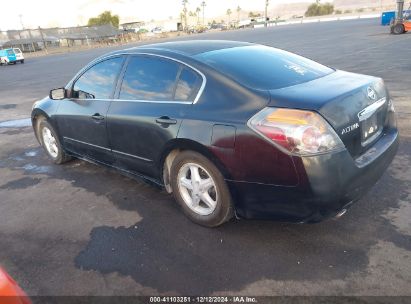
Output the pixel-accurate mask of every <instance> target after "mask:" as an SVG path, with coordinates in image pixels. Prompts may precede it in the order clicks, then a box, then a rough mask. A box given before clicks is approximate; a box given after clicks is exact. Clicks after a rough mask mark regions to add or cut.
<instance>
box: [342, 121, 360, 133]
mask: <svg viewBox="0 0 411 304" xmlns="http://www.w3.org/2000/svg"><path fill="white" fill-rule="evenodd" d="M359 127H360V125H359V123H358V122H357V123H355V124H353V125H351V126H348V127H345V128H344V129H342V131H341V135H344V134H347V133H350V132H351V131H353V130H355V129H358V128H359Z"/></svg>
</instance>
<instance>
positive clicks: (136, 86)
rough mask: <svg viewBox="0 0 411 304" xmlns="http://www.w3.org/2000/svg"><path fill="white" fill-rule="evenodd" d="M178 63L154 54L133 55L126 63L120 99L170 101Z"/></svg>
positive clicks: (178, 66) (178, 67) (172, 95)
mask: <svg viewBox="0 0 411 304" xmlns="http://www.w3.org/2000/svg"><path fill="white" fill-rule="evenodd" d="M179 69H180V64H179V63H177V62H174V61H171V60H167V59H163V58H159V57H154V56H133V57H131V58H130V61H129V63H128V65H127V69H126V72H125V74H124V78H123V82H122V84H121V89H120V96H119V98H120V99H126V100H150V101H172V100H173V97H174V88H175V84H176V78H177V75H178V72H179Z"/></svg>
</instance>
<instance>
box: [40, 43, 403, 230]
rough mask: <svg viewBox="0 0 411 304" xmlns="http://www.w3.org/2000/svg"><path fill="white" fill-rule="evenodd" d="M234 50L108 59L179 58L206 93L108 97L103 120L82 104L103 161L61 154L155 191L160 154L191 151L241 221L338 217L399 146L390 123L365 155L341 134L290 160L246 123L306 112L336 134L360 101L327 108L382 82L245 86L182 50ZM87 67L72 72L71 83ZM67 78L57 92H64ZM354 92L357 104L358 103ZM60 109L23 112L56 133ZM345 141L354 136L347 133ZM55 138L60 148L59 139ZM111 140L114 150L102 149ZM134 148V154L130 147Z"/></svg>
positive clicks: (163, 49) (48, 103) (160, 51)
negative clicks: (330, 147) (205, 162)
mask: <svg viewBox="0 0 411 304" xmlns="http://www.w3.org/2000/svg"><path fill="white" fill-rule="evenodd" d="M241 45H243V44H241ZM241 45H236V43H231V42H227V43H226V44H224V43H222V42H215V45H213V43H212V42H206V43H204V42H200V43H191V44H190V43H175V44H167V43H166V44H160V45H157V46H151V47H150V46H145V47H139V48H134V49H129V50H124V51H121V52H115V53H112V54H108V55H107V56H118V55H121V56H126V57H127V56H130V55H133V54H138V53H143V54H152V55H155V56H156V55H158V56H165V57H169V58H172V59H173V60H178V61H181V62H184V63H186V64H188V65H189V66H192V67H194V68H196V69H198V70H200V71H201V72H202V73H203V74H204V75H205V78H206V87H205V89H204V91H203V92H202V94H201V96H200V98H199V100H198V101H197V102H196V103H195V104H178V103H175V104H174V103H170V104H165V103H155V102H147V103H143V102H141V103H140V102H132V103H130V102H126V101H118V100H113V101H108V103H109V104H110V105H109V109H108V111H107V112H106V113H105V114H104V111H105V110H104V109H101V110H100V108H93V107H91V109H90V110H89V111H88V112H87V113H84V117H83V118H82V119H83V120H84V121H87V123H88V124H89V125H91V126H93V127H95V128H100V127H101V128H104V127H105V128H106V130H107V132H106V136H107V141H108V146H107V147H106V148H107V149H102V150H103V151H99V150H101V149H99V150H98V151H99V153H102V154H103V155H98V153H97V154H96V149H95V147H93V146H89V147H86V148H85V151H83V152H81V153H80V154H79V153H74V151H70V147H68V146H67V145H66V143H65V144H64V147H65V149H67V150H68V152H69V153H72V154H74V155H75V156H80V157H82V158H85V159H88V160H92V161H97V162H100V163H103V164H105V165H108V166H111V167H115V168H118V169H120V170H123V171H124V172H126V173H128V174H130V173H131V174H133V175H136V176H140V177H143V178H145V179H148V180H150V181H154V182H155V183H157V184H159V185H162V184H163V180H162V173H163V164H164V160H165V157H166V156H167V154H168V153H169V152H170V151H171V150H173V149H176V148H177V149H191V150H194V151H197V152H199V153H202V154H203V155H205V156H206V157H208V158H209V159H210V160H212V161H213V162H214V163H215V165H216V166H217V167H218V168H219V169H220V171H221V172H222V174H223V176H224V177H225V179H226V181H227V183H228V185H229V188H230V192H231V194H232V196H233V198H234V202H235V210H236V213H237V215H239V216H241V217H245V218H263V219H276V220H284V221H290V222H316V221H320V220H322V219H324V218H327V217H330V216H333V215H335V214H337V213H338V212H339V211H340V210H341V209H342V208H345V207H346V206H348V205H349V204H351V203H352V202H353V201H355V200H357V199H358V198H359V197H361V195H363V194H364V193H365V192H366V191H367V190H368V189H369V188H370V187H371V186H372V185H373V184H374V183H375V182H376V181H377V180H378V178H379V177H380V176H381V175H382V173H383V172H384V170H385V169H386V167H387V166H388V164H389V163H390V162H391V160H392V159H393V157H394V155H395V152H396V149H397V146H398V131H397V129H396V126H395V118H389V119H388V118H386V121H387V122H386V124H385V126H384V132H383V134H382V135H381V136H380V138H379V139H378V140H376V141H375V142H374V143H372V144H370V145H369V146H368V147H367V149H365V148H361V149H359V148H358V143H355V140H353V141H354V143H352V142H350V138H349V137H346V138H343V137H342V140H343V141H344V144H345V145H346V147H347V150H344V151H339V152H337V153H328V154H323V155H317V156H309V157H299V156H293V155H290V154H287V153H285V152H283V151H281V150H279V149H278V148H277V147H275V146H274V145H272V144H270V143H268V142H267V141H266V140H264V139H263V138H261V137H260V136H258V135H257V134H256V133H255V132H254V131H252V130H251V129H250V128H249V127H248V126H247V122H248V120H249V119H250V118H251V117H252V116H253V115H255V114H256V113H257V112H259V111H260V110H261V109H263V108H264V107H266V106H275V107H287V108H297V109H307V110H313V111H317V112H318V113H320V114H321V115H322V116H323V117H324V118H325V119H326V120H328V121H329V122H330V124H331V125H332V126H333V127H334V129H335V130H336V132H337V133H339V131H340V129H341V128H342V127H344V124H345V123H349V122H354V121H355V120H356V118H355V117H354V114H353V113H358V111H359V110H360V109H361V107H363V106H364V104H363V102H362V101H361V102H357V103H356V105H355V106H353V107H349V113H345V114H346V115H342V113H343V112H341V111H340V110H341V109H340V110H337V111H336V110H335V108H334V107H339V106H340V105H343V104H344V102H345V103H349V102H352V98H354V97H355V96H357V97H358V96H360V95H361V94H362V95H363V94H364V88H365V87H366V86H368V85H373V86H374V87H375V89H376V91H377V94H378V95H379V96H385V97H386V98H389V96H388V93H387V92H386V91H385V89H384V90H383V89H382V88H384V86H383V85H381V84H382V81H381V80H380V79H377V78H374V77H369V76H364V75H358V74H351V73H346V72H342V71H336V72H334V73H332V74H330V75H328V76H326V77H322V78H319V79H317V80H313V81H311V82H307V83H303V84H299V85H296V86H292V87H287V88H283V89H278V90H271V91H265V90H254V89H251V88H248V87H246V86H244V85H242V84H240V83H237V82H235V81H234V80H232V79H231V78H230V77H227V76H225V75H223V74H221V73H219V72H218V71H216V70H215V69H213V68H212V67H210V66H208V65H206V64H204V63H202V62H200V61H198V60H196V59H194V58H193V56H191V55H192V54H191V53H194V54H195V53H196V52H201V51H203V50H205V51H207V50H212V49H213V48H219V47H235V46H241ZM246 45H247V44H246ZM173 47H174V49H173ZM107 56H105V57H102V58H100V59H97V60H95V61H94V62H92V63H90V64H89V66H91V65H93V64H95V63H96V62H98V61H99V60H102V59H104V58H107ZM89 66H87V67H85V68H84V69H83V70H82V71H80V72H79V74H78V75H77V76H76V77H74V78H73V81H74V80H75V79H76V78H77V77H78V76H79V75H81V74H82V72H83V71H85V70H86V69H87V68H88V67H89ZM123 69H124V68H123ZM119 78H121V77H119ZM73 81H71V82H70V83H69V84H68V85H67V86H66V89H67V92H68V96H70V94H71V87H72V84H73ZM335 84H338V85H335ZM117 86H118V85H117ZM117 86H116V87H117ZM116 93H118V92H117V91H116ZM116 93H115V94H116ZM362 95H361V96H360V97H361V98H360V99H361V100H366V99H364V98H363V97H364V96H362ZM114 97H116V95H114ZM61 104H62V102H61V101H53V100H50V99H49V98H45V99H44V100H42V101H40V102H37V103H36V104H35V106H34V109H33V113H32V118H33V121H34V120H35V118H36V116H37V115H44V116H46V117H48V119H49V120H50V122H51V123H52V125H53V126H54V127H55V128H56V129H57V131H58V133H59V136H60V137H61V136H62V135H61V133H60V131H61V130H59V123H58V122H57V120H58V119H59V118H58V117H59V115H58V112H59V111H60V110H62V109H64V108H63V107H61ZM113 105H114V106H113ZM100 107H107V104H106V103H105V102H103V104H102V105H101V106H100ZM68 108H69V109H64V111H68V112H71V113H72V114H75V113H77V110H76V106H75V105H73V106H72V107H70V106H68ZM333 108H334V109H333ZM95 110H99V111H101V112H103V115H106V117H105V118H106V119H104V120H103V121H104V122H103V123H102V122H101V121H99V122H95V120H94V119H93V118H92V117H91V116H92V115H93V114H95V113H97V112H96V111H95ZM342 110H344V109H342ZM357 110H358V111H357ZM385 110H386V108H385V109H383V111H385ZM336 113H337V114H336ZM158 118H169V119H174V120H176V123H175V124H171V125H169V124H166V125H164V124H160V123H158V122H156V119H158ZM357 119H358V118H357ZM393 120H394V122H393ZM122 126H124V127H125V129H123V128H122ZM137 127H138V129H137ZM73 128H74V129H75V130H78V131H79V132H83V130H84V131H85V132H87V131H86V130H85V129H87V126H86V125H85V126H84V128H82V129H81V130H79V129H78V128H77V127H76V125H74V124H73ZM125 130H127V132H126V131H125ZM95 135H96V136H97V137H98V135H97V134H95ZM339 135H340V134H339ZM101 136H102V137H104V135H101ZM347 136H348V135H347ZM349 136H353V137H355V134H349ZM60 140H61V142H64V141H63V139H62V138H60ZM96 140H102V139H101V138H97V139H96ZM103 140H104V139H103ZM122 142H124V143H125V144H124V146H122V145H121V143H122ZM383 143H385V144H383ZM113 144H114V145H115V148H113V147H112V146H110V145H113ZM103 147H105V146H103ZM371 147H372V148H371ZM140 148H141V149H142V150H140V151H138V150H139V149H140ZM113 150H117V151H113ZM120 150H122V151H120ZM365 150H368V151H369V150H373V151H376V152H375V153H374V154H373V155H372V156H370V158H371V159H372V162H371V165H365V166H364V167H361V166H359V165H358V163H356V162H355V159H359V158H361V156H362V155H364V154H366V153H367V152H364V151H365ZM118 152H122V153H118ZM137 152H138V154H137ZM361 153H362V154H361ZM370 158H369V159H370Z"/></svg>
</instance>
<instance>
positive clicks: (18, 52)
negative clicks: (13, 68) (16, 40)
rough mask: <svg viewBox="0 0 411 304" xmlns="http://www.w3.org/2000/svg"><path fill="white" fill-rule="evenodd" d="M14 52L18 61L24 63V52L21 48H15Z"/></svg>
mask: <svg viewBox="0 0 411 304" xmlns="http://www.w3.org/2000/svg"><path fill="white" fill-rule="evenodd" d="M13 51H14V53H15V54H16V61H18V62H20V63H24V55H23V52H22V51H21V50H20V49H19V48H13Z"/></svg>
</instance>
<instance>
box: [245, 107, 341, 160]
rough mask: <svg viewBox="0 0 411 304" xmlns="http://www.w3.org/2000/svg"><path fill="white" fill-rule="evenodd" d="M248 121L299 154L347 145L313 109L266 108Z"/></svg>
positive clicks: (320, 151)
mask: <svg viewBox="0 0 411 304" xmlns="http://www.w3.org/2000/svg"><path fill="white" fill-rule="evenodd" d="M248 125H249V127H250V128H252V129H253V130H254V131H256V132H257V133H258V134H260V135H262V136H263V137H264V138H266V139H268V140H269V141H270V142H272V143H273V144H275V145H276V146H278V147H279V148H280V149H282V150H286V151H287V152H289V153H293V154H298V155H310V154H319V153H325V152H329V151H333V150H338V149H342V148H344V145H343V143H342V142H341V140H340V138H339V137H338V136H337V134H335V132H334V130H333V129H332V128H331V126H330V125H329V124H328V123H327V122H326V121H325V120H324V119H323V118H322V117H321V116H320V115H319V114H317V113H315V112H312V111H303V110H293V109H281V108H265V109H263V110H262V111H260V112H259V113H257V114H256V115H255V116H253V117H252V118H251V119H250V120H249V122H248Z"/></svg>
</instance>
